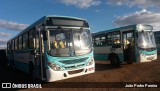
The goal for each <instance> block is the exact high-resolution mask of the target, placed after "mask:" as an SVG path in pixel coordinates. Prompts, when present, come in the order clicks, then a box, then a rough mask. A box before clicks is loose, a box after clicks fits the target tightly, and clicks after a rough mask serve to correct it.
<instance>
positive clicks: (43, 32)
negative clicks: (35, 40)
mask: <svg viewBox="0 0 160 91" xmlns="http://www.w3.org/2000/svg"><path fill="white" fill-rule="evenodd" d="M42 34H43V40H47V35H46V31H44V30H43V31H42Z"/></svg>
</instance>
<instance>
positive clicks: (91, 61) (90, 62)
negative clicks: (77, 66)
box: [87, 58, 94, 66]
mask: <svg viewBox="0 0 160 91" xmlns="http://www.w3.org/2000/svg"><path fill="white" fill-rule="evenodd" d="M93 63H94V59H93V58H92V59H91V60H90V61H89V62H88V64H87V66H90V65H92V64H93Z"/></svg>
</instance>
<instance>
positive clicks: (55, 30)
mask: <svg viewBox="0 0 160 91" xmlns="http://www.w3.org/2000/svg"><path fill="white" fill-rule="evenodd" d="M91 37H92V36H91V33H90V28H89V25H88V22H87V21H86V20H84V19H80V18H75V17H65V16H44V17H42V18H41V19H39V20H38V21H36V22H35V23H33V24H32V25H30V26H29V27H27V28H26V29H25V30H23V31H21V32H20V33H19V34H17V35H16V36H15V37H13V38H12V39H10V40H9V41H8V43H7V45H8V46H7V51H8V52H7V55H8V61H9V64H10V66H12V67H15V68H17V69H19V70H21V71H23V72H26V73H28V74H30V75H31V77H33V78H38V79H40V80H43V81H47V82H52V81H57V80H62V79H67V78H71V77H76V76H81V75H85V74H90V73H94V71H95V63H94V58H93V49H92V39H91Z"/></svg>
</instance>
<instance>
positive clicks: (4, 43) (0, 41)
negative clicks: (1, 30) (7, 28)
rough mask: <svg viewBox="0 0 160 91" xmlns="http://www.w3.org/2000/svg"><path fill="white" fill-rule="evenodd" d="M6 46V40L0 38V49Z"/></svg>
mask: <svg viewBox="0 0 160 91" xmlns="http://www.w3.org/2000/svg"><path fill="white" fill-rule="evenodd" d="M5 48H7V40H2V39H0V49H5Z"/></svg>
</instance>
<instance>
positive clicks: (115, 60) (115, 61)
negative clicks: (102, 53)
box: [109, 55, 120, 67]
mask: <svg viewBox="0 0 160 91" xmlns="http://www.w3.org/2000/svg"><path fill="white" fill-rule="evenodd" d="M109 60H110V63H111V65H112V66H113V67H119V66H120V62H119V59H118V57H117V56H116V55H111V56H110V57H109Z"/></svg>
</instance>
